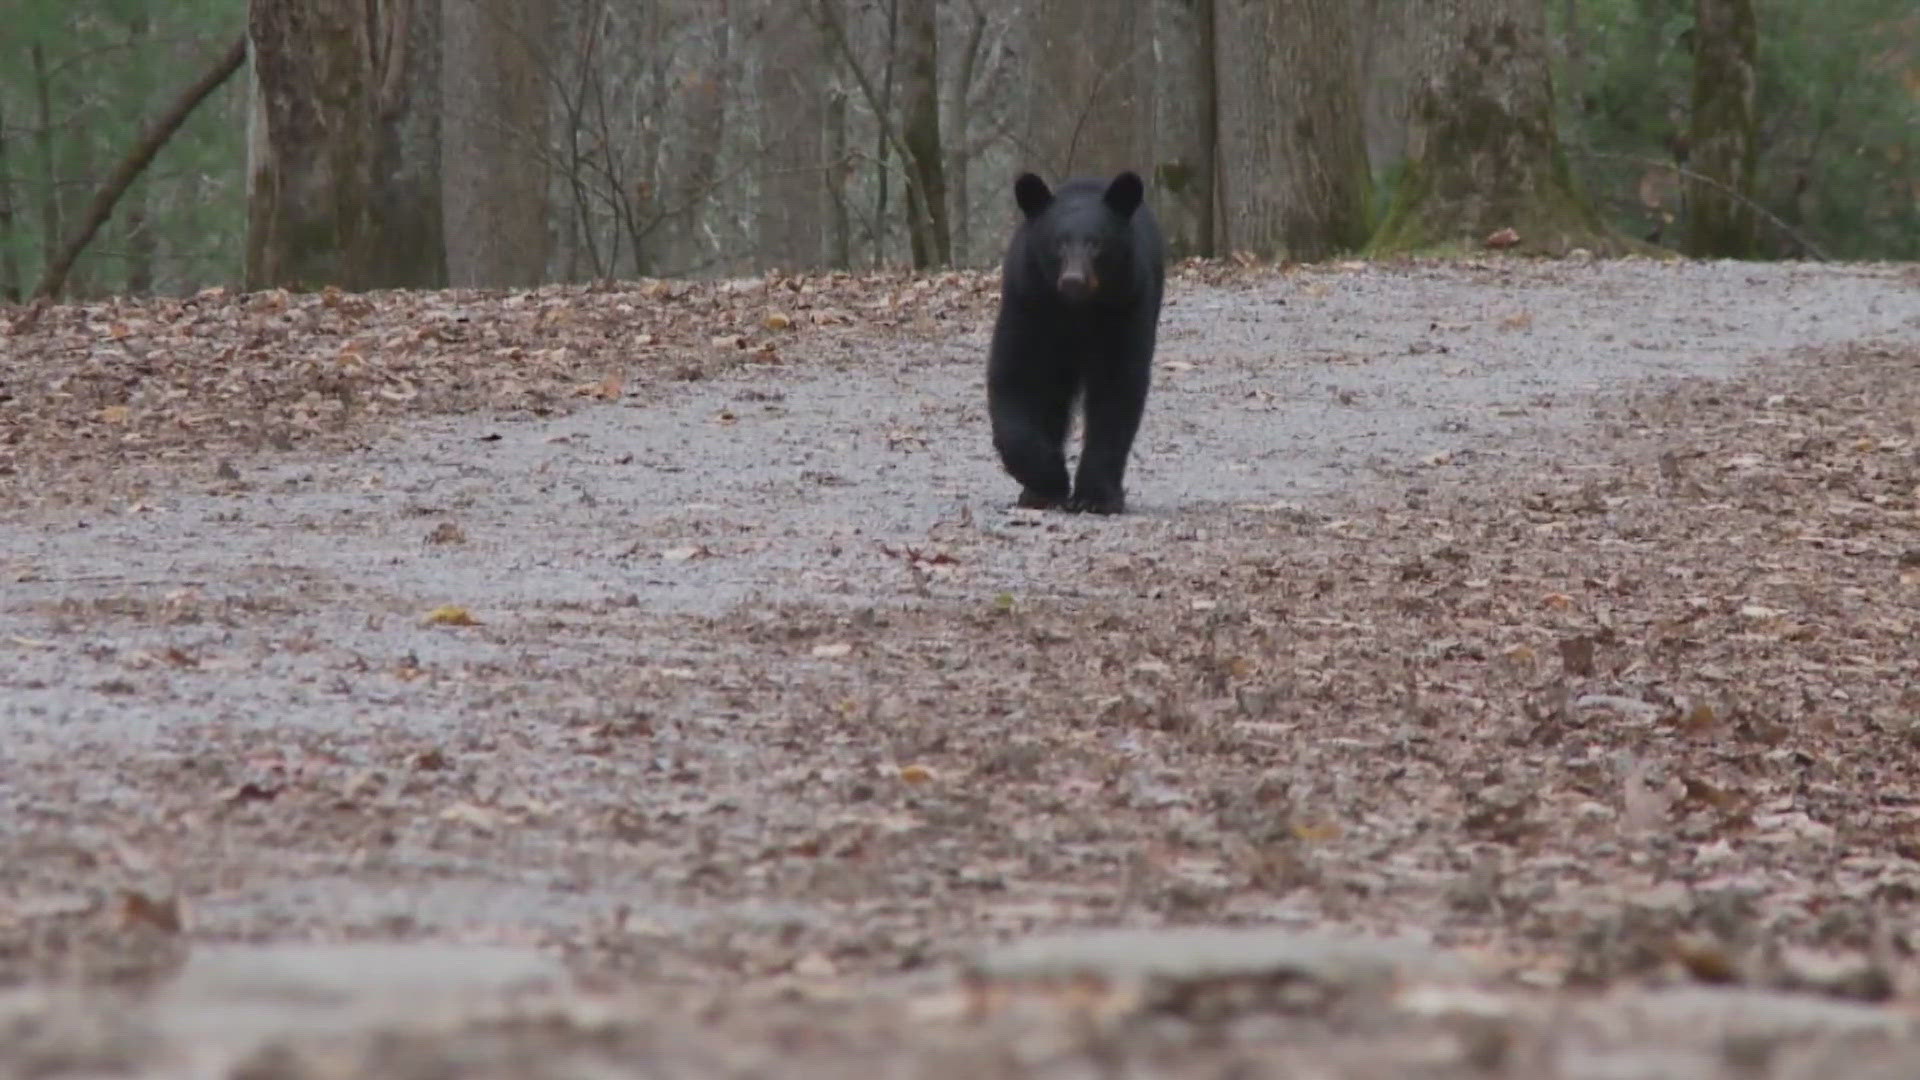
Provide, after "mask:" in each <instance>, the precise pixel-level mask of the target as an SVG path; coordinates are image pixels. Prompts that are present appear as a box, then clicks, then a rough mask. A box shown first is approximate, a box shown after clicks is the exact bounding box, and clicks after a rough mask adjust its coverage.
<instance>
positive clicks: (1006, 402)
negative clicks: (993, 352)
mask: <svg viewBox="0 0 1920 1080" xmlns="http://www.w3.org/2000/svg"><path fill="white" fill-rule="evenodd" d="M1026 374H1027V376H1028V377H1026V378H1020V377H1017V376H1012V375H1011V374H1010V373H1004V372H1003V373H1001V377H999V378H995V379H992V380H991V381H990V382H989V385H988V394H987V412H988V413H989V415H990V416H991V417H992V420H993V448H994V449H995V450H996V451H998V452H999V454H1000V463H1001V464H1002V465H1004V466H1005V467H1006V470H1007V473H1008V475H1010V476H1012V477H1013V478H1014V479H1015V480H1017V481H1019V482H1020V501H1019V505H1020V506H1023V507H1027V508H1029V509H1034V510H1051V509H1053V508H1055V507H1058V506H1063V505H1065V504H1066V501H1067V498H1068V496H1069V495H1070V494H1071V492H1070V490H1069V488H1068V484H1067V456H1066V441H1067V426H1068V424H1069V422H1070V421H1071V419H1072V415H1073V413H1072V410H1073V388H1072V386H1071V384H1064V385H1063V384H1060V383H1059V381H1058V380H1047V379H1041V378H1034V377H1032V373H1026Z"/></svg>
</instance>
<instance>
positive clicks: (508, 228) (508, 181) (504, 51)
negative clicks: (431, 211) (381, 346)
mask: <svg viewBox="0 0 1920 1080" xmlns="http://www.w3.org/2000/svg"><path fill="white" fill-rule="evenodd" d="M550 22H551V15H550V11H549V9H548V8H547V7H546V6H545V5H541V4H527V3H523V2H521V0H442V8H441V49H442V52H441V64H442V69H441V81H440V94H441V103H442V114H441V116H442V118H441V132H440V133H441V148H442V149H441V154H442V156H441V160H440V178H441V185H440V190H441V199H442V208H443V209H442V212H443V214H444V216H445V221H446V249H447V280H448V282H449V283H451V284H453V285H456V286H467V287H475V286H478V287H503V286H521V287H524V286H532V285H538V284H539V283H540V282H542V281H544V280H545V279H546V275H547V256H548V254H549V249H550V243H549V240H548V232H547V167H546V149H547V93H546V91H547V84H546V73H547V69H546V64H547V63H548V60H549V56H548V53H549V48H548V46H549V44H550V35H549V34H548V33H547V31H548V28H549V24H550Z"/></svg>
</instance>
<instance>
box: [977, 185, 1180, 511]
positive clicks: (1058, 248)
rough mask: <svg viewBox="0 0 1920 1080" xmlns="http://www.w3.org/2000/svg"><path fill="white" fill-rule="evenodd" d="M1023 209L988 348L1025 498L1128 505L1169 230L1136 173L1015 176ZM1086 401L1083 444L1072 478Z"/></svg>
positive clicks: (1075, 506) (996, 407) (996, 442)
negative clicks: (1070, 449) (1078, 413)
mask: <svg viewBox="0 0 1920 1080" xmlns="http://www.w3.org/2000/svg"><path fill="white" fill-rule="evenodd" d="M1013 193H1014V199H1015V201H1016V202H1018V203H1019V205H1020V210H1021V213H1022V215H1023V218H1022V220H1021V222H1020V225H1019V227H1018V228H1016V229H1015V230H1014V233H1013V240H1012V242H1011V243H1010V244H1008V246H1007V257H1006V262H1005V264H1004V266H1003V272H1002V278H1001V283H1000V317H999V319H998V321H997V322H995V324H994V328H993V349H992V352H991V353H990V354H989V356H988V359H987V412H988V414H989V415H990V416H991V417H992V420H993V446H994V449H995V450H997V451H999V454H1000V461H1001V464H1003V465H1005V466H1006V469H1007V472H1008V473H1010V474H1012V476H1013V478H1014V479H1015V480H1018V481H1019V482H1020V487H1021V491H1020V501H1019V505H1021V506H1027V507H1035V508H1039V509H1049V508H1054V507H1063V508H1065V509H1068V510H1078V511H1086V512H1089V513H1095V514H1118V513H1120V512H1121V511H1123V510H1124V509H1126V492H1125V489H1124V487H1123V485H1122V480H1123V478H1124V477H1125V474H1126V470H1127V455H1128V453H1129V452H1130V451H1131V450H1132V449H1133V438H1134V435H1135V434H1136V433H1137V432H1138V431H1139V429H1140V415H1141V413H1142V412H1143V411H1145V409H1146V405H1147V387H1148V384H1149V382H1150V381H1151V378H1152V373H1153V346H1154V336H1155V333H1156V332H1157V330H1158V328H1159V322H1160V295H1161V292H1162V291H1163V289H1164V287H1165V282H1166V241H1165V240H1163V239H1162V238H1161V235H1160V226H1159V225H1158V223H1156V222H1155V221H1154V218H1153V211H1152V210H1151V209H1149V208H1148V207H1147V206H1146V205H1145V204H1144V203H1143V201H1142V200H1143V197H1144V195H1145V188H1144V185H1142V183H1141V181H1140V177H1139V176H1138V175H1136V174H1134V173H1131V172H1123V173H1121V174H1120V175H1119V176H1116V177H1114V178H1113V180H1112V181H1111V182H1108V181H1101V180H1069V181H1067V182H1066V183H1064V184H1061V185H1060V187H1059V189H1058V190H1048V188H1047V185H1046V182H1045V181H1043V180H1041V179H1040V178H1039V177H1038V176H1035V175H1033V174H1032V173H1026V174H1024V175H1022V176H1021V177H1020V178H1019V179H1018V180H1016V181H1015V182H1014V185H1013ZM1076 403H1078V404H1079V406H1080V408H1081V409H1082V414H1083V416H1084V418H1085V420H1086V438H1085V444H1084V446H1082V448H1081V452H1080V464H1079V468H1078V469H1077V471H1076V473H1075V475H1074V479H1073V484H1072V486H1071V487H1069V486H1068V484H1067V459H1066V441H1067V428H1068V426H1069V424H1070V423H1071V420H1072V416H1073V409H1074V406H1075V404H1076Z"/></svg>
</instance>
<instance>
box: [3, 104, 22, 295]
mask: <svg viewBox="0 0 1920 1080" xmlns="http://www.w3.org/2000/svg"><path fill="white" fill-rule="evenodd" d="M3 105H5V102H4V101H0V106H3ZM7 149H8V147H7V118H6V116H5V114H4V110H0V301H4V302H6V303H10V304H11V303H18V302H19V300H20V288H21V279H20V253H19V252H18V251H15V250H14V247H13V243H14V239H15V238H16V237H17V236H19V230H18V229H17V227H16V226H15V225H14V220H13V169H12V168H11V166H10V165H9V164H8V162H7Z"/></svg>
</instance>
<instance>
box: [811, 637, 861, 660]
mask: <svg viewBox="0 0 1920 1080" xmlns="http://www.w3.org/2000/svg"><path fill="white" fill-rule="evenodd" d="M852 653H853V646H851V645H849V644H847V643H846V642H844V641H836V642H832V643H830V644H827V645H815V646H814V647H813V655H814V656H815V658H817V659H821V660H838V659H840V658H841V657H843V656H850V655H852Z"/></svg>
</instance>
